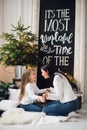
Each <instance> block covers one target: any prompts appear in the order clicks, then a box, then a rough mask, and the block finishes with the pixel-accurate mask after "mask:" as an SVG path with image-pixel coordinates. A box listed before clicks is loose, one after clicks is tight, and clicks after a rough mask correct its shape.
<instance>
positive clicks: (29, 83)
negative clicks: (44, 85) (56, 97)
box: [19, 69, 46, 112]
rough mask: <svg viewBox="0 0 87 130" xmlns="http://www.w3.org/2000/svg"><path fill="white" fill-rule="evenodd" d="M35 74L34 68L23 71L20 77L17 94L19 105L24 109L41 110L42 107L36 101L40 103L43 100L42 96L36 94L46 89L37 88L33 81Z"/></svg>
mask: <svg viewBox="0 0 87 130" xmlns="http://www.w3.org/2000/svg"><path fill="white" fill-rule="evenodd" d="M35 80H36V74H35V70H34V69H30V70H29V71H28V70H26V72H24V73H23V75H22V79H21V91H20V95H19V100H20V107H21V108H23V109H24V110H25V111H36V112H37V111H38V112H40V111H42V107H41V106H40V105H39V104H38V103H34V102H36V101H40V102H42V103H44V102H45V98H44V96H39V95H38V94H41V93H44V92H45V91H46V89H39V88H38V87H37V86H36V83H35Z"/></svg>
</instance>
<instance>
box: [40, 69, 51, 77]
mask: <svg viewBox="0 0 87 130" xmlns="http://www.w3.org/2000/svg"><path fill="white" fill-rule="evenodd" d="M41 73H42V76H43V77H44V78H45V79H47V78H49V74H48V72H47V71H45V70H43V69H41Z"/></svg>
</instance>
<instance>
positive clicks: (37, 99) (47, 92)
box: [19, 65, 79, 116]
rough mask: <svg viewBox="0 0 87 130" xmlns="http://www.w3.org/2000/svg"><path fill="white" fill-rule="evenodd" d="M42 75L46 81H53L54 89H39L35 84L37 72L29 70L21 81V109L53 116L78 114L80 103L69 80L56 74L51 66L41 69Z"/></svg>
mask: <svg viewBox="0 0 87 130" xmlns="http://www.w3.org/2000/svg"><path fill="white" fill-rule="evenodd" d="M41 73H42V76H43V77H44V78H45V79H47V78H52V79H53V80H52V84H53V85H52V86H53V87H52V86H50V88H45V89H39V88H38V87H37V85H36V83H35V80H36V73H35V70H34V69H31V70H29V71H28V70H27V71H26V72H24V73H23V76H22V79H21V91H20V95H19V100H20V107H21V108H23V109H24V110H25V111H34V112H41V111H42V112H44V113H45V114H46V115H53V116H59V115H61V116H67V115H68V114H69V113H71V112H76V111H77V110H78V109H79V101H78V99H77V97H76V95H75V94H74V92H73V90H72V87H71V85H70V83H69V81H68V79H67V78H66V77H65V76H64V75H63V74H61V73H59V72H54V71H53V69H52V67H51V66H50V65H44V66H43V67H41ZM49 100H50V102H49ZM42 104H43V105H42Z"/></svg>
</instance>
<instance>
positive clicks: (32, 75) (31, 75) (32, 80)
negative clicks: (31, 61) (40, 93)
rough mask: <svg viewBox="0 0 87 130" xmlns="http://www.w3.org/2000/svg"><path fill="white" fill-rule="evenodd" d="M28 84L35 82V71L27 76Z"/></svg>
mask: <svg viewBox="0 0 87 130" xmlns="http://www.w3.org/2000/svg"><path fill="white" fill-rule="evenodd" d="M29 79H30V82H35V81H36V73H35V71H31V73H30V75H29Z"/></svg>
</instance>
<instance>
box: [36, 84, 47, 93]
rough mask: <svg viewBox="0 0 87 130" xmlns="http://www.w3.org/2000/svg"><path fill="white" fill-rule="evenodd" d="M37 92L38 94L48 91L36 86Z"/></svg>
mask: <svg viewBox="0 0 87 130" xmlns="http://www.w3.org/2000/svg"><path fill="white" fill-rule="evenodd" d="M35 90H36V93H37V94H40V93H44V92H45V91H46V89H39V88H38V87H37V86H36V85H35Z"/></svg>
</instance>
